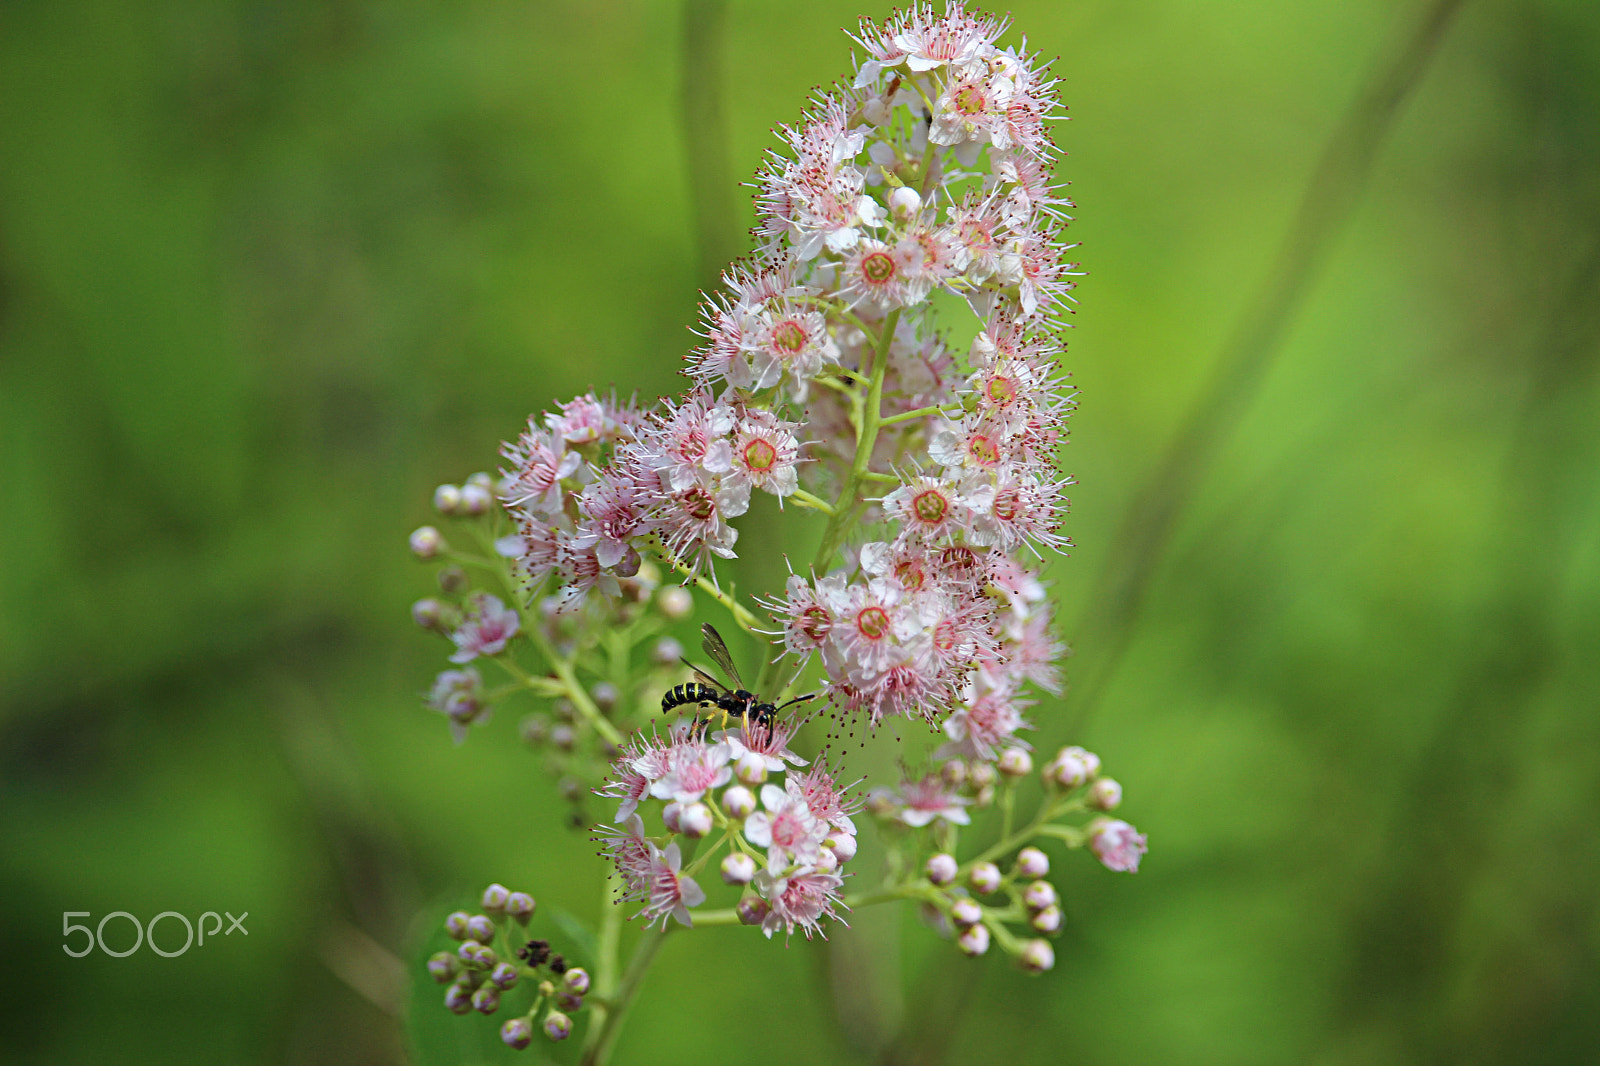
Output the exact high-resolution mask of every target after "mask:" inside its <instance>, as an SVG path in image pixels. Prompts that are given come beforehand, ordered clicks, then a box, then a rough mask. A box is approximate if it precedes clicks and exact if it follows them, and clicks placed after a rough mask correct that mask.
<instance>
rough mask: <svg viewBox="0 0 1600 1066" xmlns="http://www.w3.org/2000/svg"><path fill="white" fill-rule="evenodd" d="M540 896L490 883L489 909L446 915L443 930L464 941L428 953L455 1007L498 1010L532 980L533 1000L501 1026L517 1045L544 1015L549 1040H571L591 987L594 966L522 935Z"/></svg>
mask: <svg viewBox="0 0 1600 1066" xmlns="http://www.w3.org/2000/svg"><path fill="white" fill-rule="evenodd" d="M534 909H535V904H534V900H533V897H532V896H530V895H528V894H527V893H526V892H512V891H510V890H509V889H507V888H506V887H505V886H504V885H499V884H494V885H490V886H489V887H488V888H486V889H484V891H483V912H482V913H481V914H469V913H467V912H466V911H455V912H454V913H452V914H451V915H450V916H449V917H448V918H446V919H445V923H444V931H445V933H446V934H447V935H448V936H449V937H450V938H451V939H452V940H458V941H460V942H461V946H460V947H459V948H457V949H456V950H455V951H454V952H450V951H441V952H437V953H436V954H434V955H433V957H432V958H430V959H429V960H428V972H429V973H431V974H432V975H433V978H434V980H436V981H438V982H439V983H440V984H443V985H448V986H449V987H448V988H446V989H445V995H444V1005H445V1006H446V1007H447V1008H448V1009H449V1010H451V1011H452V1012H454V1013H456V1014H468V1013H470V1012H472V1011H477V1012H478V1013H480V1014H494V1013H496V1012H497V1011H499V1010H500V1008H501V1006H502V1002H501V997H502V996H503V995H504V994H506V993H508V992H510V991H511V990H512V989H514V988H516V987H517V986H518V985H519V984H523V985H526V984H533V985H534V986H535V989H536V991H535V994H534V999H533V1003H532V1005H531V1006H529V1007H528V1009H527V1010H525V1011H523V1012H521V1013H520V1014H519V1015H518V1016H517V1017H515V1018H511V1019H509V1020H507V1021H506V1023H505V1024H504V1025H502V1026H501V1028H500V1037H501V1039H502V1040H504V1041H505V1042H506V1043H507V1044H509V1045H511V1046H512V1047H514V1048H519V1049H520V1048H525V1047H527V1046H528V1045H529V1044H530V1043H531V1042H532V1040H533V1032H534V1023H535V1020H536V1019H537V1018H538V1017H539V1015H540V1012H541V1011H543V1021H542V1022H541V1023H540V1025H541V1027H542V1028H543V1030H544V1034H545V1035H546V1036H547V1037H549V1038H550V1039H551V1040H565V1039H566V1038H567V1037H568V1036H570V1035H571V1033H572V1015H573V1014H574V1013H576V1012H577V1011H578V1010H580V1009H581V1008H582V1007H583V997H584V994H585V993H586V992H588V991H589V974H588V972H587V971H585V970H582V969H580V968H578V967H575V966H570V965H568V963H567V961H566V960H565V959H563V958H562V957H561V956H560V955H557V954H554V953H552V952H551V950H550V945H549V943H548V942H546V941H543V940H528V941H526V942H522V943H520V944H519V941H521V936H520V935H519V934H521V931H522V930H524V929H526V928H527V926H528V922H529V921H530V920H531V919H532V918H533V912H534Z"/></svg>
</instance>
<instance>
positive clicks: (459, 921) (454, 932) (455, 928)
mask: <svg viewBox="0 0 1600 1066" xmlns="http://www.w3.org/2000/svg"><path fill="white" fill-rule="evenodd" d="M471 917H472V915H470V914H468V913H467V912H466V911H452V912H451V913H450V916H449V917H448V918H446V919H445V920H444V931H445V935H447V936H448V937H449V938H450V939H451V940H465V939H467V919H468V918H471Z"/></svg>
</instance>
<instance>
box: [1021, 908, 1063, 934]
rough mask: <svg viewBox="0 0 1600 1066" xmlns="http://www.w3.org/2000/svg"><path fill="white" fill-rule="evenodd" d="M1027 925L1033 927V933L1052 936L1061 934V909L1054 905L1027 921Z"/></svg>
mask: <svg viewBox="0 0 1600 1066" xmlns="http://www.w3.org/2000/svg"><path fill="white" fill-rule="evenodd" d="M1028 924H1029V925H1031V926H1033V928H1034V931H1035V932H1040V933H1044V934H1045V935H1046V936H1054V935H1055V934H1056V933H1059V932H1061V908H1060V907H1057V906H1056V905H1055V904H1054V903H1052V904H1051V905H1050V906H1048V907H1046V908H1045V909H1044V910H1042V911H1040V912H1039V913H1038V914H1035V915H1034V916H1033V917H1032V918H1029V919H1028Z"/></svg>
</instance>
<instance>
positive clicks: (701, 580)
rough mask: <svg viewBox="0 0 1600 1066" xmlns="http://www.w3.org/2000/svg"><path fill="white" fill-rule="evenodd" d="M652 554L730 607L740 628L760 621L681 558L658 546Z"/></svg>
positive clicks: (747, 630) (747, 629) (751, 627)
mask: <svg viewBox="0 0 1600 1066" xmlns="http://www.w3.org/2000/svg"><path fill="white" fill-rule="evenodd" d="M651 554H653V555H654V556H655V557H656V559H657V560H658V561H660V562H662V563H664V564H666V565H667V566H670V567H672V568H673V569H674V570H676V571H677V572H678V573H680V574H682V575H683V576H684V577H686V578H688V579H689V580H690V582H691V583H693V585H694V587H695V588H697V589H699V590H700V591H701V592H704V593H705V594H706V595H707V596H710V597H711V598H712V599H714V600H716V601H717V602H718V603H720V604H722V606H724V607H726V608H727V609H728V613H729V614H731V615H733V620H734V622H735V623H737V624H738V626H739V628H740V629H743V630H744V631H745V632H747V633H748V632H750V631H752V630H754V629H755V626H756V622H757V621H759V619H757V618H756V616H755V615H754V614H752V613H751V612H750V610H749V608H747V607H745V605H744V604H742V603H740V602H739V601H738V600H736V599H734V598H733V597H732V596H730V595H729V594H728V593H726V592H723V591H722V589H720V588H718V587H717V585H716V583H715V582H712V581H708V580H706V577H705V575H703V574H700V573H698V572H696V571H694V570H692V569H691V568H689V567H688V566H685V565H684V564H683V562H682V561H681V560H679V559H675V558H673V557H672V556H671V555H670V554H668V553H667V552H666V551H664V550H662V549H659V548H657V549H655V550H653V551H652V553H651Z"/></svg>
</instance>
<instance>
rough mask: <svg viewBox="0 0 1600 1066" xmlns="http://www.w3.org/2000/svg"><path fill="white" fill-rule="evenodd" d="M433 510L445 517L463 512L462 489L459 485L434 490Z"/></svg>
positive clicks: (441, 486) (444, 486) (443, 486)
mask: <svg viewBox="0 0 1600 1066" xmlns="http://www.w3.org/2000/svg"><path fill="white" fill-rule="evenodd" d="M433 509H434V510H435V511H438V512H439V513H440V514H443V515H453V514H456V513H458V512H459V511H460V510H461V489H460V487H459V486H457V485H440V486H439V487H438V488H436V489H434V490H433Z"/></svg>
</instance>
